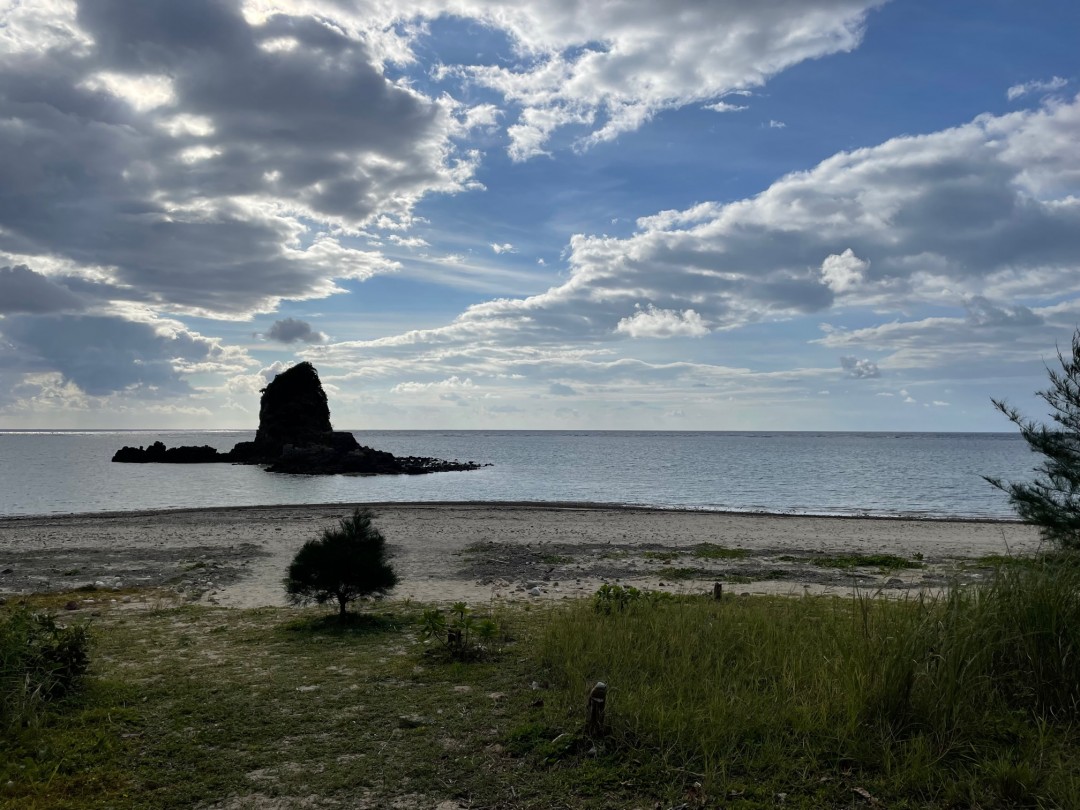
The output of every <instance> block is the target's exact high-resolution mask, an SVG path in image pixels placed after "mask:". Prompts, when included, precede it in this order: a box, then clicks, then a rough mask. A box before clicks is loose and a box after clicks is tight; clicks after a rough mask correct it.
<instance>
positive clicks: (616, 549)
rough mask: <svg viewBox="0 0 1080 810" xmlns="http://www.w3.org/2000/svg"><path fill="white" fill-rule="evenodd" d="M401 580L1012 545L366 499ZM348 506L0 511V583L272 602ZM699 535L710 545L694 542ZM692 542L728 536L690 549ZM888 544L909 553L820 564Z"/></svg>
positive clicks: (468, 585) (472, 598) (976, 552)
mask: <svg viewBox="0 0 1080 810" xmlns="http://www.w3.org/2000/svg"><path fill="white" fill-rule="evenodd" d="M369 506H370V508H371V509H372V510H373V511H374V512H375V515H376V521H375V522H376V525H377V526H378V527H379V528H380V529H381V530H382V532H383V534H384V535H385V536H386V538H387V540H388V543H389V546H390V550H391V553H392V555H393V564H394V565H395V567H396V569H397V571H398V573H399V576H400V577H401V584H400V585H399V586H398V588H397V589H396V590H395V591H394V593H393V596H394V597H395V598H399V599H413V600H418V601H423V602H448V601H456V600H464V601H467V602H470V603H473V604H476V603H479V602H487V601H489V600H492V599H496V600H498V599H505V600H536V599H560V598H572V597H577V596H584V595H588V594H591V593H592V592H594V591H595V590H596V588H597V587H599V585H600V584H601V583H603V582H618V583H621V584H625V585H634V586H637V587H641V588H650V589H659V590H667V591H672V592H702V591H706V590H709V589H711V585H712V582H713V581H721V582H724V583H725V588H726V589H727V590H728V591H730V592H732V593H786V594H802V593H837V594H843V593H850V592H851V591H852V589H853V588H859V589H862V590H869V591H873V590H878V589H881V590H883V591H884V592H886V593H896V594H902V593H904V592H910V591H912V590H918V589H927V590H934V589H940V588H942V587H944V586H945V585H947V584H948V583H949V582H952V581H961V582H964V581H976V580H978V579H979V578H981V577H983V576H985V575H986V572H987V570H988V569H987V568H986V567H985V566H980V565H979V564H978V561H979V559H980V558H982V557H984V556H985V555H995V554H1009V553H1012V554H1026V553H1030V552H1032V551H1034V550H1036V549H1037V548H1038V545H1039V538H1038V533H1037V532H1036V531H1035V530H1034V529H1033V528H1032V527H1030V526H1025V525H1022V524H1019V523H1013V522H992V521H940V520H904V519H886V518H862V517H805V516H785V515H759V514H738V513H721V512H695V511H672V510H656V509H637V508H626V507H619V506H604V505H595V504H550V503H546V504H506V503H441V504H370V505H369ZM351 508H352V507H351V505H348V504H332V505H321V506H312V505H303V506H264V507H243V508H219V509H205V510H177V511H160V512H126V513H106V514H92V515H69V516H58V517H24V518H5V519H0V593H5V594H19V593H29V592H38V591H64V590H73V589H75V588H78V587H80V586H84V585H97V586H98V587H99V588H102V587H104V588H106V589H110V588H115V587H123V588H133V587H136V588H139V587H146V588H155V587H165V588H168V589H170V590H172V591H175V592H177V593H178V594H180V595H181V596H182V597H183V598H186V599H190V600H199V601H202V602H206V603H210V604H217V605H223V606H229V607H260V606H271V605H282V604H285V599H284V590H283V588H282V584H281V580H282V577H283V576H284V574H285V570H286V568H287V566H288V564H289V562H290V560H291V559H292V556H293V555H294V554H295V553H296V550H297V549H298V548H299V547H300V546H301V545H302V544H303V543H304V541H306V540H308V539H311V538H314V537H317V536H319V534H320V533H321V531H322V530H323V529H324V528H326V527H329V526H332V525H334V523H335V522H336V521H337V520H338V519H339V518H341V517H343V516H346V515H347V514H349V513H350V511H351ZM702 544H712V545H711V546H703V545H702ZM702 549H711V550H712V551H713V552H716V551H717V550H718V549H724V550H729V551H732V552H733V553H732V554H730V555H727V554H726V553H721V554H719V555H718V554H715V553H714V554H706V553H702V551H701V550H702ZM842 554H891V555H897V556H900V557H904V558H907V559H910V560H912V561H917V562H916V563H915V564H916V565H918V566H920V567H914V568H904V569H898V570H892V569H890V570H884V569H882V568H880V567H875V566H863V567H858V568H854V569H846V570H844V569H838V568H835V567H830V566H829V565H828V564H827V561H826V558H828V557H834V556H837V555H842Z"/></svg>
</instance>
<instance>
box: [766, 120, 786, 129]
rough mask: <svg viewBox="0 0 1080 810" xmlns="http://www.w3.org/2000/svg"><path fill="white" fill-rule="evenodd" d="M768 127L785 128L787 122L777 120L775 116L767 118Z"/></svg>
mask: <svg viewBox="0 0 1080 810" xmlns="http://www.w3.org/2000/svg"><path fill="white" fill-rule="evenodd" d="M769 129H787V124H785V123H784V122H783V121H777V120H776V119H775V118H772V119H770V120H769Z"/></svg>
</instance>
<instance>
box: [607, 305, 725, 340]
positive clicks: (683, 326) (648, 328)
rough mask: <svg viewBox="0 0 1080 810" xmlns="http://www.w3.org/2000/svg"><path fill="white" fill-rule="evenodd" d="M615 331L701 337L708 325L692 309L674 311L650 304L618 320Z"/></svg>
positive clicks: (639, 335)
mask: <svg viewBox="0 0 1080 810" xmlns="http://www.w3.org/2000/svg"><path fill="white" fill-rule="evenodd" d="M615 331H616V332H619V333H620V334H624V335H629V336H630V337H632V338H645V337H653V338H667V337H701V336H703V335H707V334H709V327H707V326H706V325H705V322H704V321H702V320H701V316H700V315H698V314H697V313H696V312H694V310H692V309H687V310H685V311H683V312H675V311H673V310H670V309H657V308H656V307H653V306H651V305H650V306H648V307H646V308H645V309H639V310H638V311H637V312H635V313H634V314H633V315H631V316H629V317H627V318H623V319H622V320H620V321H619V323H618V325H616V327H615Z"/></svg>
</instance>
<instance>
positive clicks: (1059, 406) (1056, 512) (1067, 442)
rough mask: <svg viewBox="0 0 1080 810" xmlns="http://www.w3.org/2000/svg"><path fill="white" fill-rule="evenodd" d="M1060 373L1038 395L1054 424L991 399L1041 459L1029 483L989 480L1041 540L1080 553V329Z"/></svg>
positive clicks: (1062, 359)
mask: <svg viewBox="0 0 1080 810" xmlns="http://www.w3.org/2000/svg"><path fill="white" fill-rule="evenodd" d="M1058 362H1059V363H1060V364H1061V370H1060V371H1059V370H1056V369H1048V372H1049V375H1050V387H1049V388H1047V389H1046V390H1045V391H1039V392H1038V395H1039V397H1041V398H1042V399H1043V400H1045V401H1046V402H1047V403H1048V404H1049V405H1050V408H1051V410H1052V413H1051V418H1052V419H1053V424H1052V425H1044V424H1040V423H1037V422H1034V421H1031V420H1028V419H1025V418H1024V417H1023V415H1022V414H1021V413H1020V412H1019V411H1017V410H1016V409H1015V408H1012V407H1010V406H1009V405H1008V404H1006V403H1005V402H1002V401H999V400H993V403H994V405H995V406H996V407H997V409H998V410H999V411H1001V412H1002V413H1003V414H1005V415H1006V416H1007V417H1009V419H1010V420H1011V421H1012V422H1013V423H1014V424H1015V425H1016V426H1017V427H1018V428H1020V435H1021V436H1023V437H1024V441H1026V442H1027V443H1028V446H1029V447H1030V448H1031V450H1032V451H1034V452H1036V453H1038V454H1040V455H1041V456H1042V457H1043V459H1042V461H1041V462H1040V463H1039V465H1038V466H1037V467H1035V474H1036V475H1035V480H1034V481H1032V482H1030V483H1014V482H1003V481H1002V480H1001V479H998V478H990V477H987V478H986V480H987V481H989V482H990V483H991V484H993V485H994V486H995V487H997V488H998V489H1001V490H1003V491H1004V492H1006V493H1008V495H1009V501H1010V502H1011V503H1012V505H1013V508H1014V509H1015V510H1016V513H1017V514H1018V515H1019V516H1020V517H1021V519H1023V520H1024V521H1025V522H1027V523H1032V524H1034V525H1036V526H1038V527H1039V529H1040V530H1041V532H1042V535H1043V537H1044V538H1045V539H1046V540H1048V541H1050V542H1051V543H1053V544H1054V545H1055V546H1057V547H1058V548H1060V549H1063V550H1067V551H1080V329H1078V330H1077V331H1076V332H1075V333H1074V334H1073V338H1072V356H1071V357H1066V356H1065V355H1064V354H1062V352H1061V351H1060V349H1059V350H1058Z"/></svg>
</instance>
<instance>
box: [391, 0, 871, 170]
mask: <svg viewBox="0 0 1080 810" xmlns="http://www.w3.org/2000/svg"><path fill="white" fill-rule="evenodd" d="M881 4H882V3H881V2H879V0H777V1H776V2H771V3H742V2H737V1H736V0H717V1H716V2H710V3H700V2H696V0H673V2H670V3H664V4H656V3H650V2H643V0H620V2H614V3H594V2H590V0H562V2H559V3H554V4H552V3H549V2H539V0H533V2H521V3H515V4H513V5H509V4H501V3H485V2H479V0H457V2H454V3H453V4H452V6H453V10H454V13H457V14H463V15H466V16H475V17H477V18H479V19H482V20H484V21H485V22H486V23H487V24H489V25H491V26H492V27H495V28H498V29H500V30H502V31H504V32H506V33H507V35H508V36H510V37H511V38H512V39H513V41H514V42H515V44H516V45H517V47H518V49H519V51H520V53H521V56H522V58H521V59H520V60H519V61H518V62H517V63H514V64H509V65H507V64H496V65H490V64H485V65H470V64H460V65H450V66H447V67H446V68H445V69H444V75H446V74H451V75H459V76H462V77H464V78H466V79H468V80H470V81H472V82H475V83H476V84H479V85H482V86H484V87H487V88H490V89H493V90H496V91H497V92H499V93H500V94H502V95H503V97H504V98H505V99H506V100H507V101H509V102H512V103H513V104H514V105H515V106H517V107H520V109H521V112H520V114H519V115H518V118H517V120H516V121H514V122H513V123H512V124H511V125H510V126H509V127H508V134H509V135H510V139H511V143H510V149H509V152H510V156H511V157H512V158H513V159H515V160H525V159H528V158H530V157H534V156H537V155H540V154H544V153H545V152H546V151H547V144H548V141H549V140H550V139H551V137H552V135H553V134H554V133H555V132H556V131H557V130H559V129H560V128H563V127H567V126H577V127H580V128H584V129H586V130H587V134H586V135H584V136H582V137H580V138H579V139H578V145H579V146H580V147H588V146H590V145H593V144H596V143H600V142H604V141H610V140H612V139H614V138H616V137H618V136H619V135H620V134H621V133H623V132H628V131H631V130H634V129H636V128H638V127H640V126H641V125H642V124H643V123H645V122H647V121H649V120H650V119H651V118H652V117H653V116H655V115H656V114H657V113H658V112H660V111H662V110H665V109H672V108H676V107H681V106H685V105H687V104H700V103H709V104H714V105H715V104H719V103H720V102H721V101H722V99H723V98H724V97H725V96H727V95H730V94H731V93H732V91H740V90H741V91H746V90H748V89H750V88H754V87H759V86H761V85H762V84H764V83H765V81H766V80H767V79H768V78H769V77H771V76H773V75H775V74H776V73H778V72H780V71H782V70H784V69H786V68H789V67H790V66H792V65H794V64H798V63H799V62H802V61H805V60H807V59H814V58H818V57H821V56H825V55H827V54H832V53H838V52H843V51H849V50H851V49H853V48H855V47H856V46H857V45H858V44H859V42H860V41H861V38H862V34H863V27H864V24H865V20H866V16H867V13H868V12H869V11H870V10H871V9H873V8H875V7H877V6H879V5H881ZM431 5H432V4H430V3H427V4H423V3H418V4H413V5H411V6H409V10H410V11H414V10H415V9H416V8H418V7H425V6H426V7H428V8H430V7H431ZM404 13H405V12H404V11H403V12H402V14H404ZM718 31H723V32H724V35H723V36H717V33H716V32H718ZM671 43H678V46H677V47H671ZM720 109H724V108H722V107H721V108H720Z"/></svg>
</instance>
